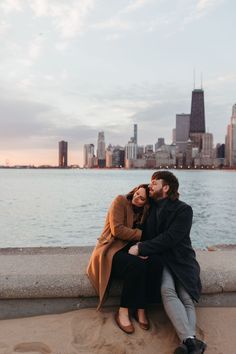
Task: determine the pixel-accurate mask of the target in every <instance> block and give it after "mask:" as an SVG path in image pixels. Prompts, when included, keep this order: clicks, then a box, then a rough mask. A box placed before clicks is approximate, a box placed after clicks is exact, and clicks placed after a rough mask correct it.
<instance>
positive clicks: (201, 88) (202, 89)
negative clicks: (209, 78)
mask: <svg viewBox="0 0 236 354" xmlns="http://www.w3.org/2000/svg"><path fill="white" fill-rule="evenodd" d="M201 90H203V86H202V73H201Z"/></svg>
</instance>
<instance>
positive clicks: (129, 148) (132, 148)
mask: <svg viewBox="0 0 236 354" xmlns="http://www.w3.org/2000/svg"><path fill="white" fill-rule="evenodd" d="M137 150H138V145H137V144H135V143H134V142H132V141H129V142H128V144H127V145H125V159H126V160H136V159H137Z"/></svg>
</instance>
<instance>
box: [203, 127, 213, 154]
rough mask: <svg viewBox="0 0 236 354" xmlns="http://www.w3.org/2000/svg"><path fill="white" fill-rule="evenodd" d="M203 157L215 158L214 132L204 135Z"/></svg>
mask: <svg viewBox="0 0 236 354" xmlns="http://www.w3.org/2000/svg"><path fill="white" fill-rule="evenodd" d="M202 157H205V158H206V157H207V158H213V134H211V133H205V134H203V135H202Z"/></svg>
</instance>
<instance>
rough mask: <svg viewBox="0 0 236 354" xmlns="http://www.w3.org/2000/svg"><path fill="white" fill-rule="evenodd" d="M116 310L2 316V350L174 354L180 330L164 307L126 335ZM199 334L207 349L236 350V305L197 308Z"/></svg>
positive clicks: (226, 353) (228, 353)
mask: <svg viewBox="0 0 236 354" xmlns="http://www.w3.org/2000/svg"><path fill="white" fill-rule="evenodd" d="M113 313H114V309H112V308H106V309H104V310H103V311H102V312H96V310H95V309H81V310H78V311H73V312H68V313H65V314H59V315H46V316H38V317H30V318H21V319H13V320H2V321H0V354H13V353H27V354H50V353H54V354H78V353H79V354H85V353H86V354H90V353H97V354H108V353H109V354H111V353H112V354H129V353H130V354H133V353H136V354H172V353H173V350H174V348H175V347H176V346H177V345H178V339H177V336H176V334H175V331H174V329H173V327H172V325H171V324H170V322H169V320H168V319H167V317H166V315H165V314H164V312H163V310H162V309H160V308H155V309H152V310H151V311H150V312H149V317H150V320H151V329H150V330H149V331H144V330H142V329H141V328H139V327H138V325H137V323H135V333H134V334H132V335H127V334H125V333H123V332H122V331H121V330H120V329H119V328H118V327H117V326H116V324H115V322H114V319H113ZM197 318H198V327H197V332H198V337H199V338H201V339H203V340H205V341H206V342H207V344H208V348H207V351H206V353H207V354H235V353H236V334H235V333H236V332H235V331H236V308H197Z"/></svg>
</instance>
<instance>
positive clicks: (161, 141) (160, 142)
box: [155, 138, 165, 152]
mask: <svg viewBox="0 0 236 354" xmlns="http://www.w3.org/2000/svg"><path fill="white" fill-rule="evenodd" d="M162 145H165V138H158V140H157V142H156V144H155V152H157V150H158V149H159V148H160V147H161V146H162Z"/></svg>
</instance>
